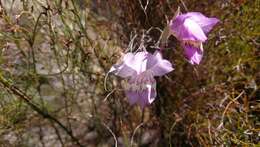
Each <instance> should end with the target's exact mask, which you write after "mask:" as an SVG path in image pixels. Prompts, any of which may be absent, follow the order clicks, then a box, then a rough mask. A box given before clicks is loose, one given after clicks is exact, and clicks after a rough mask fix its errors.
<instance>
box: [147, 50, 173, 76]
mask: <svg viewBox="0 0 260 147" xmlns="http://www.w3.org/2000/svg"><path fill="white" fill-rule="evenodd" d="M147 69H149V70H151V71H152V72H153V75H154V76H163V75H165V74H167V73H169V72H171V71H172V70H173V67H172V64H171V63H170V62H169V61H168V60H165V59H163V58H162V55H161V53H160V52H158V51H156V52H155V53H154V54H153V55H150V56H149V57H148V59H147Z"/></svg>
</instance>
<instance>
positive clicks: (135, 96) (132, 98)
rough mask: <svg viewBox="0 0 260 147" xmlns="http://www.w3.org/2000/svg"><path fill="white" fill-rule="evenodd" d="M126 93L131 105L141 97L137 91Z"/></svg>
mask: <svg viewBox="0 0 260 147" xmlns="http://www.w3.org/2000/svg"><path fill="white" fill-rule="evenodd" d="M125 94H126V97H127V98H128V101H129V103H130V105H133V104H135V103H136V102H137V101H138V99H139V98H140V96H139V93H138V92H136V91H125Z"/></svg>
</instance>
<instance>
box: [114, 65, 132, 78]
mask: <svg viewBox="0 0 260 147" xmlns="http://www.w3.org/2000/svg"><path fill="white" fill-rule="evenodd" d="M109 73H114V74H115V75H117V76H120V77H122V78H126V77H130V76H134V75H136V71H135V70H134V69H132V68H131V67H129V66H127V65H125V64H124V63H121V64H115V65H113V66H112V67H111V68H110V70H109Z"/></svg>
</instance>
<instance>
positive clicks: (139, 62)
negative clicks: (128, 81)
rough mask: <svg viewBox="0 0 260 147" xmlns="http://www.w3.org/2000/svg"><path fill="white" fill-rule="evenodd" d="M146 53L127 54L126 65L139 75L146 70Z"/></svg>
mask: <svg viewBox="0 0 260 147" xmlns="http://www.w3.org/2000/svg"><path fill="white" fill-rule="evenodd" d="M148 54H149V53H148V52H146V51H142V52H137V53H135V54H133V53H127V54H126V55H125V58H124V63H125V64H126V65H127V66H129V67H131V68H132V69H134V70H135V71H136V72H137V74H139V73H141V72H143V71H145V70H146V68H147V67H146V62H147V59H146V58H147V55H148Z"/></svg>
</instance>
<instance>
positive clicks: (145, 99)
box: [109, 51, 173, 109]
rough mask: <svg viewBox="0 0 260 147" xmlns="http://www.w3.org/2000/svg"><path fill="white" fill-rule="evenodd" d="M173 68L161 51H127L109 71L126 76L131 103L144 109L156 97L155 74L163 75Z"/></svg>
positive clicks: (126, 92) (124, 85)
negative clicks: (121, 59) (119, 61)
mask: <svg viewBox="0 0 260 147" xmlns="http://www.w3.org/2000/svg"><path fill="white" fill-rule="evenodd" d="M172 70H173V67H172V64H171V63H170V62H169V61H168V60H165V59H163V58H162V55H161V53H160V52H158V51H156V52H155V53H154V54H151V53H148V52H147V51H142V52H137V53H127V54H125V55H124V57H123V61H122V62H121V63H119V64H115V65H113V66H112V67H111V69H110V71H109V72H112V73H114V74H115V75H117V76H120V77H122V78H126V80H125V82H124V84H123V87H124V91H125V94H126V96H127V97H128V100H129V103H130V104H131V105H133V104H136V103H137V104H139V105H140V106H141V108H142V109H143V108H144V107H145V106H147V105H149V104H151V103H152V102H153V101H154V100H155V98H156V80H155V78H154V77H155V76H163V75H165V74H167V73H169V72H171V71H172Z"/></svg>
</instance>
